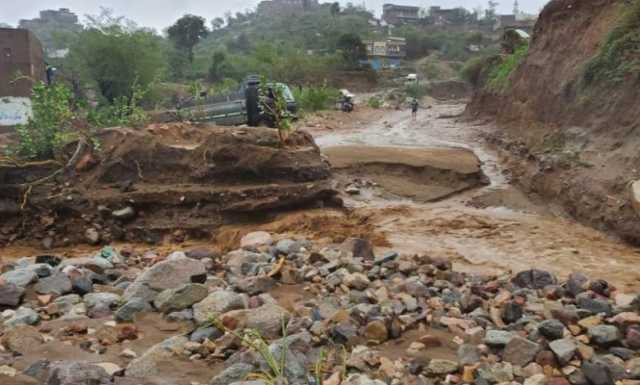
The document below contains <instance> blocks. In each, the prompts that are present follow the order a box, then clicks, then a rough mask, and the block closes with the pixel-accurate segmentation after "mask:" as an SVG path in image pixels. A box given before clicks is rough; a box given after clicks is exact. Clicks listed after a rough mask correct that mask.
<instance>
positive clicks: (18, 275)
mask: <svg viewBox="0 0 640 385" xmlns="http://www.w3.org/2000/svg"><path fill="white" fill-rule="evenodd" d="M37 280H38V274H36V273H35V272H34V271H33V270H31V269H26V268H22V269H16V270H11V271H7V272H6V273H4V274H2V275H0V281H4V282H5V283H10V284H13V285H16V286H18V287H23V288H24V287H26V286H28V285H29V284H31V283H34V282H36V281H37Z"/></svg>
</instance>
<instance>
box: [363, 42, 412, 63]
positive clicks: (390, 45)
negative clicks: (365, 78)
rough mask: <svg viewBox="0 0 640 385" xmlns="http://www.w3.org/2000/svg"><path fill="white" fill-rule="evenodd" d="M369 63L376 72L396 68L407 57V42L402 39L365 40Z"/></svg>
mask: <svg viewBox="0 0 640 385" xmlns="http://www.w3.org/2000/svg"><path fill="white" fill-rule="evenodd" d="M363 43H364V44H365V46H366V47H367V61H366V63H367V64H369V65H371V68H373V69H374V70H376V71H379V70H382V69H385V68H396V67H398V66H399V65H400V63H401V61H402V59H404V58H406V57H407V41H406V39H405V38H402V37H388V38H387V39H385V40H365V41H364V42H363Z"/></svg>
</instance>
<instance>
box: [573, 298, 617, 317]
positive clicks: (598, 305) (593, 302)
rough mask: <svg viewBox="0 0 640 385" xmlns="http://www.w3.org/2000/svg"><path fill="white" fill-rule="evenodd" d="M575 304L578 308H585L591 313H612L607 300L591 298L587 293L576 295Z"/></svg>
mask: <svg viewBox="0 0 640 385" xmlns="http://www.w3.org/2000/svg"><path fill="white" fill-rule="evenodd" d="M576 304H577V305H578V307H579V308H580V309H584V310H587V311H589V312H590V313H591V314H600V313H604V314H606V315H607V316H610V315H611V313H612V308H611V304H610V303H609V302H608V301H606V300H604V299H598V298H591V296H590V295H589V293H582V294H580V295H578V297H577V298H576Z"/></svg>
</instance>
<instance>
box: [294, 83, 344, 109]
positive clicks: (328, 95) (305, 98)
mask: <svg viewBox="0 0 640 385" xmlns="http://www.w3.org/2000/svg"><path fill="white" fill-rule="evenodd" d="M339 94H340V92H339V91H338V90H337V89H335V88H331V87H328V86H327V85H326V84H324V85H322V86H317V87H316V86H309V87H302V88H294V90H293V95H294V97H295V98H296V101H297V102H298V107H299V108H300V109H301V110H302V112H303V113H305V112H315V111H320V110H326V109H329V108H331V107H332V106H333V105H334V104H335V102H336V100H337V99H338V96H339Z"/></svg>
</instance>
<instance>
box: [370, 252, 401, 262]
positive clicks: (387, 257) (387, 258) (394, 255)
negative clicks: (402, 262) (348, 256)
mask: <svg viewBox="0 0 640 385" xmlns="http://www.w3.org/2000/svg"><path fill="white" fill-rule="evenodd" d="M399 255H400V254H398V253H397V252H395V251H389V252H386V253H384V254H383V255H382V256H380V257H377V258H376V259H375V260H374V262H373V263H374V264H375V265H383V264H385V263H387V262H391V261H393V260H394V259H396V258H398V256H399Z"/></svg>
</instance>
